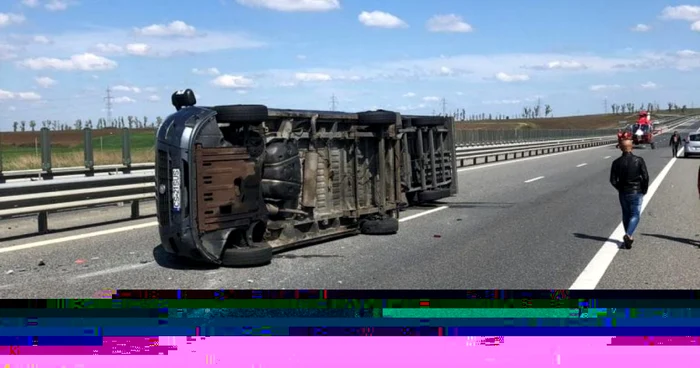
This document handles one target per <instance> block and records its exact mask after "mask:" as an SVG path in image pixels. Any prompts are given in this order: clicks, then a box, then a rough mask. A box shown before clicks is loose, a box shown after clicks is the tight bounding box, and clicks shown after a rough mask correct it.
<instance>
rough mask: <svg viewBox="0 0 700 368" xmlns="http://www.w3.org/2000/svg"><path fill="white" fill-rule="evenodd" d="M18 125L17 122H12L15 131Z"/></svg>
mask: <svg viewBox="0 0 700 368" xmlns="http://www.w3.org/2000/svg"><path fill="white" fill-rule="evenodd" d="M18 126H19V123H18V122H16V121H15V122H14V123H12V127H13V128H14V129H15V132H16V131H17V127H18Z"/></svg>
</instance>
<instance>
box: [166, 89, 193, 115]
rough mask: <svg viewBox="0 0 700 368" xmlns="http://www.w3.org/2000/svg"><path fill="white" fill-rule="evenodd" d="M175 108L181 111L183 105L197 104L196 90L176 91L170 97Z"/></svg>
mask: <svg viewBox="0 0 700 368" xmlns="http://www.w3.org/2000/svg"><path fill="white" fill-rule="evenodd" d="M170 101H171V102H172V104H173V106H174V107H175V110H177V111H180V109H182V108H183V107H189V106H194V105H196V104H197V98H196V97H195V95H194V91H192V90H191V89H189V88H188V89H185V90H179V91H175V93H173V95H172V96H171V97H170Z"/></svg>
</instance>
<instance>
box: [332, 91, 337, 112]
mask: <svg viewBox="0 0 700 368" xmlns="http://www.w3.org/2000/svg"><path fill="white" fill-rule="evenodd" d="M336 105H338V99H337V98H335V94H334V95H332V96H331V111H335V107H336Z"/></svg>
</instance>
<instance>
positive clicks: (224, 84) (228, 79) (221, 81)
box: [212, 74, 253, 89]
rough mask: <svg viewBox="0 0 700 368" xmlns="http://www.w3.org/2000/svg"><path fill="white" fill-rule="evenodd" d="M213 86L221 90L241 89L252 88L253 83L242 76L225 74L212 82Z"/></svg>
mask: <svg viewBox="0 0 700 368" xmlns="http://www.w3.org/2000/svg"><path fill="white" fill-rule="evenodd" d="M212 84H214V85H215V86H217V87H221V88H232V89H241V88H250V87H252V86H253V81H252V80H251V79H249V78H246V77H244V76H242V75H231V74H224V75H220V76H218V77H216V78H215V79H214V80H212Z"/></svg>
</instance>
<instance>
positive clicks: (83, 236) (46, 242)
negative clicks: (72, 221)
mask: <svg viewBox="0 0 700 368" xmlns="http://www.w3.org/2000/svg"><path fill="white" fill-rule="evenodd" d="M157 225H158V222H157V221H153V222H146V223H143V224H138V225H131V226H125V227H118V228H115V229H107V230H101V231H96V232H94V233H87V234H78V235H71V236H66V237H63V238H56V239H47V240H42V241H38V242H35V243H28V244H22V245H13V246H10V247H5V248H0V253H7V252H14V251H17V250H24V249H30V248H36V247H43V246H45V245H51V244H57V243H65V242H69V241H73V240H81V239H87V238H93V237H96V236H102V235H110V234H116V233H121V232H124V231H132V230H137V229H143V228H146V227H151V226H157Z"/></svg>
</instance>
